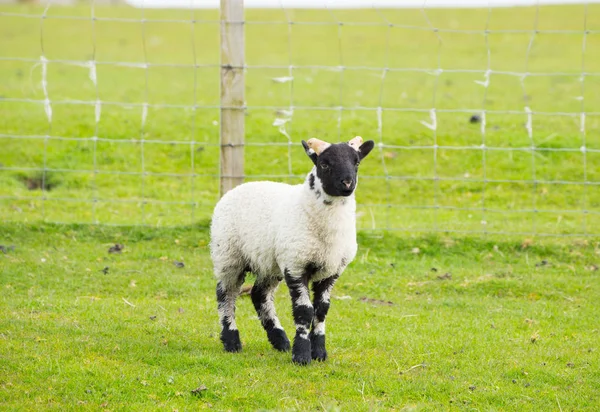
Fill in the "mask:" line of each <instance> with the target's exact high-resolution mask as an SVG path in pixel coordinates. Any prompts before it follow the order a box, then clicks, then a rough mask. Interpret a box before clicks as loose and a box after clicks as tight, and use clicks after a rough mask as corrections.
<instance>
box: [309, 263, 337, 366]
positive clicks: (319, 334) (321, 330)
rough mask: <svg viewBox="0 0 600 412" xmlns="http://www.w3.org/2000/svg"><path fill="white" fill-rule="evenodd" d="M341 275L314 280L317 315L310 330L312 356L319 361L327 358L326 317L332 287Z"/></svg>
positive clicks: (314, 302)
mask: <svg viewBox="0 0 600 412" xmlns="http://www.w3.org/2000/svg"><path fill="white" fill-rule="evenodd" d="M338 277H339V276H338V275H334V276H331V277H329V278H327V279H323V280H320V281H318V282H313V285H312V287H313V292H314V301H313V305H314V308H315V317H314V319H313V324H312V328H311V331H310V343H311V350H312V353H311V354H312V358H313V359H316V360H318V361H324V360H325V359H327V350H325V317H326V316H327V312H328V311H329V300H330V297H331V289H333V285H334V284H335V281H336V280H337V278H338Z"/></svg>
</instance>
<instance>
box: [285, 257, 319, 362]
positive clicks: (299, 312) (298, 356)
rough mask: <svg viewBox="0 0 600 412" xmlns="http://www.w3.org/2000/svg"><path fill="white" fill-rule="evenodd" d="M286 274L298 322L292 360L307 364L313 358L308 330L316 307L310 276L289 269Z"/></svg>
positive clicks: (296, 321) (295, 321) (295, 319)
mask: <svg viewBox="0 0 600 412" xmlns="http://www.w3.org/2000/svg"><path fill="white" fill-rule="evenodd" d="M284 274H285V282H286V283H287V285H288V288H289V289H290V296H291V297H292V312H293V314H294V323H295V324H296V336H295V337H294V346H293V347H292V361H294V362H295V363H298V364H300V365H307V364H309V363H310V360H311V352H310V340H309V337H308V330H309V328H310V323H311V322H312V319H313V316H314V309H313V306H312V304H311V302H310V295H309V293H308V276H307V275H306V274H304V273H303V274H301V275H293V274H291V273H290V272H289V271H288V270H287V269H286V270H285V273H284Z"/></svg>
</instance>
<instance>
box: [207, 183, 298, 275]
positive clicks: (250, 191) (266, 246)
mask: <svg viewBox="0 0 600 412" xmlns="http://www.w3.org/2000/svg"><path fill="white" fill-rule="evenodd" d="M298 189H299V186H291V185H287V184H284V183H277V182H249V183H244V184H242V185H240V186H237V187H236V188H234V189H232V190H230V191H229V192H227V193H226V194H225V196H223V198H222V199H221V200H220V201H219V202H218V203H217V205H216V207H215V210H214V213H213V219H212V223H211V244H212V245H211V248H212V249H215V248H216V247H217V246H216V245H217V244H219V245H221V247H222V245H227V250H228V251H230V252H231V253H240V254H241V255H242V256H241V257H243V259H244V260H246V261H248V262H249V263H250V265H251V266H252V269H253V270H254V271H260V272H272V271H273V270H275V268H276V264H275V262H276V259H275V255H274V254H275V248H274V244H273V242H274V237H273V233H272V231H273V227H272V225H273V224H276V222H274V219H275V218H276V215H280V214H281V211H282V208H289V207H290V206H289V203H290V202H291V201H292V199H294V198H295V197H296V196H297V191H298Z"/></svg>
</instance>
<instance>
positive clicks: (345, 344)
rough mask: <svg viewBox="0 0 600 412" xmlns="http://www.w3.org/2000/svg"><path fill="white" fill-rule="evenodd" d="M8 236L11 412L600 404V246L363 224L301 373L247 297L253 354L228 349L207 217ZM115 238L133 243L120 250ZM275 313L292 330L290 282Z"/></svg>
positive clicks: (6, 231)
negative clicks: (401, 234) (191, 222)
mask: <svg viewBox="0 0 600 412" xmlns="http://www.w3.org/2000/svg"><path fill="white" fill-rule="evenodd" d="M0 233H1V235H0V242H1V243H2V244H4V245H14V246H15V247H16V248H15V250H14V251H9V252H8V253H7V254H2V255H0V268H1V272H2V276H1V277H0V288H1V290H2V293H1V294H0V307H1V310H0V353H1V354H2V362H0V405H2V409H3V410H40V409H61V410H73V409H77V410H80V409H89V410H98V409H105V410H154V409H161V410H173V409H178V410H196V409H199V408H209V407H212V408H213V409H215V410H241V409H243V410H254V409H269V410H315V409H318V410H321V409H325V410H336V409H339V410H384V409H396V410H401V409H410V410H440V409H469V410H471V409H477V410H540V411H546V410H559V409H560V408H562V410H590V411H591V410H596V409H597V407H598V405H599V404H600V389H599V388H600V373H599V372H598V371H600V361H599V357H598V350H599V348H598V342H599V335H598V333H599V332H598V324H597V318H598V308H597V302H598V299H600V282H598V273H599V272H598V271H595V270H594V267H593V265H594V264H597V263H598V259H600V257H599V254H600V249H599V247H600V245H599V244H598V243H589V242H582V241H577V242H571V243H564V244H560V245H558V244H556V243H554V242H552V243H549V244H544V243H538V242H537V241H534V242H533V244H530V243H529V242H525V243H523V241H518V242H517V241H506V240H503V239H493V238H488V239H487V240H481V239H468V238H464V239H454V240H453V239H450V238H439V237H416V238H402V239H401V238H397V237H394V236H391V235H389V236H385V237H378V236H373V235H368V234H363V235H360V236H359V243H360V250H359V253H358V256H357V259H356V261H355V262H354V263H353V264H352V265H351V266H350V268H349V269H348V270H347V271H346V273H344V275H343V277H342V278H341V279H340V281H339V282H338V284H337V285H336V288H335V289H334V293H333V299H332V308H331V311H330V315H329V317H328V335H327V336H328V338H327V339H328V348H329V355H330V359H328V360H327V361H326V362H325V363H313V364H312V365H310V366H309V367H298V366H296V365H294V364H292V362H291V356H290V354H289V353H286V354H282V353H279V352H276V351H275V350H273V349H271V348H270V346H269V343H268V341H267V339H266V336H265V334H264V331H263V330H262V328H261V326H260V323H259V321H258V320H257V319H256V314H255V312H254V309H253V308H252V303H251V302H250V299H249V298H248V297H241V298H240V300H239V302H238V311H237V313H238V326H239V328H240V332H241V335H242V341H243V345H244V349H243V352H241V353H239V354H228V353H225V352H224V351H223V350H222V347H221V343H220V341H219V338H218V333H219V328H218V318H217V311H216V303H215V299H214V296H213V295H214V287H215V282H214V280H213V278H212V271H211V264H210V260H209V256H208V250H207V243H208V229H207V225H206V224H198V225H195V226H193V227H181V228H172V229H149V228H139V227H135V228H126V227H121V228H115V227H105V226H77V225H50V224H42V225H33V226H31V225H23V224H10V225H9V224H5V225H3V226H2V227H1V232H0ZM116 242H118V243H122V244H124V246H125V250H124V251H123V252H122V253H121V254H109V253H108V248H109V247H110V246H111V245H113V244H114V243H116ZM414 248H418V249H419V251H418V253H414V251H413V249H414ZM175 260H177V261H182V262H184V263H185V267H184V268H177V267H176V266H175V265H174V264H173V262H174V261H175ZM543 261H546V262H547V263H545V264H544V263H542V262H543ZM105 267H108V268H109V269H108V273H106V274H104V273H103V272H102V269H103V268H105ZM433 268H435V269H436V271H434V270H433ZM446 273H450V274H451V278H450V279H439V278H438V276H439V277H442V278H444V275H445V274H446ZM345 296H347V297H349V298H346V299H340V298H342V297H345ZM365 299H366V300H367V301H365ZM386 302H391V303H386ZM276 306H277V307H278V309H279V314H280V318H281V320H282V323H283V325H284V327H285V328H286V329H287V330H288V332H290V331H291V330H293V321H292V316H291V313H290V312H291V308H290V301H289V296H288V292H287V288H286V287H285V286H283V287H281V288H280V289H279V290H278V292H277V295H276ZM199 385H205V386H206V388H207V389H206V391H204V392H203V393H202V394H201V396H195V395H192V394H191V392H190V391H191V390H193V389H195V388H196V387H198V386H199Z"/></svg>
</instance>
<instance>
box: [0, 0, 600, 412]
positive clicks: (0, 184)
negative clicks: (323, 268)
mask: <svg viewBox="0 0 600 412" xmlns="http://www.w3.org/2000/svg"><path fill="white" fill-rule="evenodd" d="M42 10H43V9H42V8H40V7H37V6H2V7H0V57H2V58H21V59H32V61H25V60H8V59H5V60H0V78H1V79H2V81H1V82H0V216H1V217H2V222H0V245H4V246H11V245H14V246H15V249H14V250H12V249H7V253H3V252H0V289H1V291H2V292H1V293H0V409H2V410H5V409H6V410H40V409H61V410H81V409H86V410H99V409H102V410H156V409H164V410H174V409H177V410H197V409H201V408H212V409H215V410H255V409H268V410H302V411H304V410H321V409H323V410H336V409H339V410H386V409H395V410H458V409H468V410H471V409H473V410H539V411H547V410H590V411H592V410H597V409H598V405H600V389H599V388H600V374H599V372H598V371H599V370H600V357H599V356H598V349H599V348H598V341H600V337H599V332H598V331H599V330H598V324H597V323H598V305H597V302H598V300H599V299H600V282H599V281H598V280H599V279H598V273H600V272H599V271H598V269H597V268H598V266H600V240H599V239H597V238H596V237H594V236H578V235H579V234H585V235H589V234H597V233H598V229H597V228H598V227H599V226H598V225H599V224H600V215H599V214H598V210H599V209H598V207H599V206H600V186H598V185H597V184H596V183H597V182H598V179H599V178H600V173H599V172H598V170H599V169H598V168H597V167H596V166H597V163H598V162H597V160H599V159H598V157H599V155H598V153H596V152H588V153H587V154H586V155H585V159H584V155H583V154H582V153H581V152H578V151H575V152H572V151H564V149H575V150H578V149H579V148H580V147H581V146H582V144H583V143H584V139H585V145H586V147H588V148H590V149H594V150H597V149H600V140H598V137H597V135H598V132H600V117H598V115H597V114H594V113H597V112H595V108H596V107H600V106H599V105H600V80H599V79H600V77H598V76H587V77H586V78H585V82H584V88H583V92H582V85H581V83H580V81H579V76H580V74H581V71H582V56H581V49H582V41H583V35H582V31H583V27H584V15H585V13H584V7H583V6H569V7H542V8H540V11H539V16H538V28H539V29H540V30H542V32H541V33H539V34H537V35H536V37H535V39H534V42H533V46H532V48H531V53H530V55H529V59H528V60H527V59H526V55H527V48H528V45H529V42H530V39H531V34H530V33H508V32H504V33H498V32H496V33H492V34H490V36H489V46H490V50H491V62H490V67H491V69H492V70H495V71H503V72H525V71H529V72H531V73H563V74H562V75H558V76H529V77H527V78H526V79H525V81H524V84H525V92H523V90H522V88H521V84H520V80H519V78H518V77H515V76H512V75H509V74H493V75H492V76H491V79H490V86H489V88H488V91H487V94H485V96H484V88H483V87H481V86H480V85H477V84H476V83H475V81H476V80H478V81H481V80H483V75H482V74H481V73H472V74H470V73H456V72H452V70H465V69H472V70H481V71H485V70H486V69H487V48H486V45H485V38H484V36H483V35H482V34H481V32H482V31H483V30H484V29H485V27H486V21H487V19H488V11H487V10H429V11H428V12H427V16H428V18H429V20H430V21H431V23H432V25H434V26H436V27H439V28H441V29H445V30H442V31H441V32H440V33H439V35H440V37H441V39H442V46H441V48H439V42H438V38H437V37H436V35H434V34H433V33H431V32H430V31H427V30H416V29H408V28H402V27H399V26H397V27H394V28H392V29H388V27H387V26H372V25H344V26H342V27H341V28H339V27H338V26H337V25H335V24H333V25H313V24H295V25H293V26H292V27H291V37H289V32H288V30H289V27H288V25H287V24H259V23H258V22H259V21H262V22H280V23H285V22H286V21H287V18H288V17H289V18H291V19H293V20H294V21H296V22H324V21H331V22H333V21H334V18H337V19H339V20H340V21H343V22H363V23H364V22H382V17H381V15H380V14H378V13H377V12H375V11H372V10H362V11H335V12H334V15H333V16H332V15H331V14H330V13H329V12H327V11H299V10H291V11H289V14H288V15H286V14H284V13H283V12H282V11H280V10H270V11H260V10H248V11H247V13H246V18H247V20H248V22H249V23H248V24H247V25H246V59H247V63H248V65H249V68H248V70H247V73H246V74H247V76H246V101H247V105H248V111H247V116H246V135H247V146H246V147H245V156H246V167H245V171H246V175H247V180H256V179H259V178H261V176H279V177H278V178H277V180H281V181H288V182H299V181H300V178H299V177H297V176H302V175H304V174H305V173H306V172H308V170H309V168H310V161H309V159H307V157H306V156H305V154H304V153H303V151H302V149H301V146H300V144H299V141H300V140H301V139H307V138H310V137H319V138H322V139H324V140H331V141H338V140H342V139H343V140H346V139H349V138H351V137H353V136H355V135H357V134H358V135H361V136H363V137H364V138H371V139H374V140H375V141H376V142H378V143H379V142H382V143H384V144H385V145H388V146H389V147H386V148H384V149H383V150H381V151H375V152H373V154H372V155H371V156H370V157H369V158H367V159H366V160H365V161H364V162H363V163H362V165H361V182H360V186H359V189H358V192H357V199H358V202H359V219H358V220H359V221H358V225H359V228H361V229H376V230H374V231H367V230H363V231H361V232H360V234H359V253H358V256H357V259H356V260H355V262H353V263H352V265H351V266H350V267H349V269H348V270H347V272H346V273H344V275H343V277H342V278H341V279H340V281H339V282H338V284H337V285H336V288H335V289H334V293H333V295H334V296H333V300H332V309H331V311H330V316H329V318H328V338H327V339H328V349H329V355H330V359H329V360H328V361H327V362H325V363H322V364H321V363H317V364H312V365H311V366H310V367H307V368H301V367H297V366H295V365H293V364H292V362H291V356H290V354H281V353H278V352H275V351H273V350H272V349H271V348H270V346H269V344H268V341H267V339H266V337H265V336H264V332H263V331H262V329H261V327H260V324H259V322H258V320H257V319H256V315H255V313H254V310H253V308H252V305H251V302H250V301H249V299H248V298H247V297H242V298H240V301H239V304H238V325H239V327H240V331H241V335H242V341H243V345H244V350H243V352H242V353H240V354H235V355H232V354H227V353H224V352H223V350H222V348H221V343H220V342H219V339H218V333H219V329H218V321H217V313H216V303H215V298H214V287H215V282H214V279H213V276H212V270H211V263H210V259H209V254H208V250H207V244H208V240H209V239H208V236H209V235H208V223H207V222H208V221H209V219H210V214H211V212H212V208H213V207H214V204H215V202H216V201H217V199H218V195H219V194H218V187H219V181H218V174H219V152H218V145H219V125H218V121H219V110H218V105H219V83H218V76H219V68H218V67H217V65H218V63H219V47H218V46H219V25H218V23H217V22H216V21H217V19H218V13H217V12H216V11H201V10H198V11H195V12H194V13H193V15H192V13H191V12H189V11H185V12H184V11H168V10H167V11H145V12H144V15H142V12H141V11H140V10H134V9H130V8H126V7H118V8H102V7H97V8H96V16H98V17H103V18H104V17H119V18H125V19H127V18H132V19H141V18H142V17H145V18H146V19H148V22H147V23H145V24H144V31H145V39H146V51H147V55H146V56H144V51H143V50H144V47H143V43H142V27H141V24H140V23H139V22H127V21H123V20H122V21H114V20H113V21H108V20H98V21H96V22H95V24H94V25H93V26H92V24H91V22H90V20H88V19H81V20H71V19H69V20H67V19H58V18H55V17H58V16H86V17H87V16H89V15H90V8H89V7H85V6H81V7H74V8H60V7H52V8H50V9H49V11H48V14H49V16H50V17H49V18H47V19H44V20H43V26H41V23H42V20H41V19H38V18H23V17H16V16H9V15H7V14H3V13H5V12H11V13H15V12H16V13H30V14H38V15H39V14H41V12H42ZM192 17H193V18H195V19H196V20H197V21H198V22H197V23H196V24H195V25H193V31H192V24H190V23H175V22H156V21H152V20H156V19H159V18H160V19H164V20H169V19H184V20H188V21H189V20H190V19H191V18H192ZM385 18H387V19H388V20H389V21H390V22H392V23H394V24H397V25H410V26H420V27H427V21H426V20H425V19H424V17H423V15H422V13H421V12H420V10H398V11H391V10H390V11H385ZM535 19H536V10H535V9H534V8H519V9H494V10H493V11H492V14H491V17H490V19H489V29H490V30H492V31H497V30H507V29H518V30H531V29H532V28H533V24H534V21H535ZM201 21H202V22H201ZM585 24H586V26H585V27H587V29H589V30H600V7H599V6H595V5H590V6H588V9H587V19H586V22H585ZM40 29H43V35H42V36H40ZM455 29H468V30H474V31H477V33H473V34H465V33H459V32H454V31H448V30H455ZM544 30H573V31H579V33H572V34H564V33H563V34H552V33H545V32H543V31H544ZM388 31H389V32H388ZM338 34H339V37H338ZM388 34H389V42H386V38H387V37H388ZM94 35H95V47H94V42H93V41H92V39H93V38H94ZM599 36H600V35H598V34H597V33H594V32H592V33H590V34H589V35H587V36H586V53H585V60H584V62H583V64H584V70H585V71H586V72H590V73H598V72H600V54H599V53H598V50H600V37H599ZM40 38H41V39H42V42H40ZM289 40H291V47H290V44H289V43H288V41H289ZM340 46H341V48H340ZM42 48H43V54H44V56H45V57H46V58H47V59H49V60H53V61H55V60H65V61H67V60H75V61H87V60H89V59H91V58H92V57H93V53H94V49H95V58H96V60H97V61H99V62H132V63H143V62H144V61H145V60H146V59H147V60H148V62H150V63H158V64H179V65H181V66H177V67H167V66H150V68H149V69H148V70H147V72H146V71H145V70H143V69H140V68H135V67H124V66H115V65H111V64H99V65H98V66H97V78H98V88H97V90H96V87H94V84H93V83H92V82H91V81H90V79H89V69H88V68H86V67H80V66H76V65H73V64H64V63H56V62H55V63H50V64H48V67H47V70H48V73H47V76H48V94H49V96H50V99H51V100H52V110H53V121H52V123H51V124H49V123H48V121H47V119H46V115H45V112H44V108H43V105H42V104H40V103H39V102H29V101H17V100H18V99H33V100H43V99H44V92H43V90H42V87H41V84H40V80H41V66H40V65H39V64H37V63H38V61H39V58H40V56H41V55H42ZM340 49H341V50H342V53H341V54H340V53H339V51H340ZM192 50H193V51H194V52H192ZM290 50H291V53H290ZM438 50H439V56H438ZM194 56H195V60H194ZM526 61H527V67H526ZM194 62H195V63H196V64H198V65H199V67H198V68H197V69H195V70H194V69H193V68H192V67H189V66H190V65H192V64H193V63H194ZM290 63H291V64H293V65H296V66H307V65H311V66H338V65H340V64H343V65H345V66H347V67H354V69H352V70H345V71H343V72H339V71H335V70H331V69H327V68H316V67H315V68H310V67H300V68H297V69H294V71H293V76H294V82H293V87H292V84H291V83H283V84H281V83H276V82H273V81H272V78H274V77H282V76H288V74H289V71H288V66H289V64H290ZM438 64H439V66H440V67H441V68H443V69H444V71H443V72H442V74H441V75H440V76H439V79H438V81H437V86H436V79H435V77H434V76H432V75H430V74H426V73H422V72H416V71H389V72H388V73H387V74H386V77H385V82H384V83H383V87H382V82H381V71H380V70H372V68H382V67H390V68H417V69H431V70H435V69H436V68H437V67H438ZM186 66H188V67H186ZM257 66H277V67H276V68H264V67H257ZM358 66H360V67H362V68H361V69H358V70H357V69H356V67H358ZM146 73H147V76H148V87H147V90H146V78H145V75H146ZM194 83H196V87H195V88H194ZM194 90H195V91H194ZM340 91H341V93H340ZM434 91H435V93H434ZM524 94H525V96H524ZM582 94H583V96H584V100H583V108H584V110H586V111H587V112H589V113H588V115H587V117H586V135H585V136H584V135H583V134H582V133H581V132H580V125H579V112H580V111H581V110H582V102H581V100H578V99H577V97H578V96H581V95H582ZM434 96H435V101H434ZM484 97H485V102H484ZM97 98H99V99H100V100H102V102H103V105H102V111H101V117H100V121H99V122H98V123H96V121H95V115H94V106H93V104H71V103H69V102H73V101H84V102H88V103H89V102H91V103H93V102H95V101H96V99H97ZM15 99H17V100H15ZM145 102H146V103H148V104H149V105H150V106H149V108H148V112H147V117H146V122H145V124H144V127H143V128H142V127H141V126H142V125H141V119H142V106H141V105H142V104H143V103H145ZM194 102H195V103H196V104H197V105H198V108H197V109H196V110H191V109H190V108H187V107H185V106H191V105H193V104H194ZM290 102H292V104H293V105H294V106H295V110H294V114H293V117H292V120H291V122H290V123H288V124H287V131H288V133H289V134H290V136H291V138H292V141H293V143H294V145H293V146H291V148H289V149H288V147H287V146H286V145H287V142H288V140H287V138H286V137H285V136H284V135H282V134H281V133H280V132H279V131H278V129H277V127H274V126H273V121H274V119H275V118H276V117H277V112H278V110H281V109H288V108H289V106H290ZM114 103H117V104H114ZM340 104H343V105H344V106H345V107H346V108H347V109H348V110H344V111H343V113H342V117H341V121H340V122H339V125H338V116H339V112H338V111H337V110H335V108H336V107H338V106H340ZM433 105H435V107H436V108H438V109H444V110H456V109H469V110H470V112H469V113H454V112H439V113H438V130H437V133H436V134H435V135H434V134H433V133H432V132H431V131H430V130H429V129H427V128H425V127H424V126H422V125H421V123H420V122H421V121H428V120H429V117H428V116H429V114H428V110H429V109H430V108H431V107H432V106H433ZM316 106H319V107H328V108H332V109H334V110H316V109H314V107H316ZM378 106H381V107H382V108H383V109H382V127H381V131H380V130H379V123H378V119H377V112H376V111H375V110H362V109H360V108H364V107H370V108H376V107H378ZM484 106H485V109H486V110H489V111H490V112H489V113H488V114H487V127H486V133H485V144H486V145H487V146H489V147H495V148H500V149H509V148H513V149H522V148H529V147H531V141H530V139H529V136H528V134H527V131H526V129H525V127H524V124H525V122H526V116H525V109H524V107H525V106H528V107H530V108H531V109H532V110H534V111H536V112H544V113H548V114H547V115H544V114H540V115H535V116H534V117H533V141H534V144H535V146H536V147H537V148H540V149H560V150H558V151H547V150H536V151H535V152H534V153H531V152H529V151H510V152H509V151H506V150H489V151H486V152H485V155H484V153H483V152H482V151H479V150H456V149H454V150H453V149H439V150H438V151H437V154H436V158H435V159H436V160H435V161H434V152H433V150H432V149H430V148H423V149H420V148H418V147H419V146H431V145H433V144H434V143H437V144H438V145H440V146H451V147H457V146H459V147H465V146H478V145H481V143H482V142H483V136H482V134H481V131H480V126H479V125H473V124H470V123H469V121H468V120H469V117H470V115H471V111H472V112H473V113H476V112H478V111H480V110H481V108H482V107H484ZM397 109H401V110H397ZM407 109H411V110H412V111H411V110H407ZM414 109H418V110H420V111H414ZM506 111H516V112H517V113H515V114H510V113H505V112H506ZM552 112H569V113H573V114H574V115H573V116H558V115H552ZM46 135H49V136H50V138H48V139H44V138H43V136H46ZM14 136H19V138H15V137H14ZM36 136H37V137H36ZM40 136H41V137H42V138H40ZM92 136H98V137H99V138H101V139H107V140H99V141H96V142H94V141H92V140H89V138H90V137H92ZM59 137H60V138H68V139H67V140H61V139H58V138H59ZM142 137H143V139H145V143H144V144H141V143H140V142H139V141H138V139H140V138H142ZM85 138H88V139H85ZM171 141H176V142H182V143H183V144H170V143H168V142H171ZM268 143H278V144H280V145H269V144H268ZM265 144H266V145H265ZM400 147H402V148H400ZM484 156H485V158H484ZM142 159H143V160H142ZM584 160H585V161H584ZM48 170H50V171H48ZM386 171H387V172H386ZM144 172H145V174H143V173H144ZM190 174H194V176H189V175H190ZM388 177H390V178H388ZM484 178H485V179H488V180H489V181H488V182H483V180H484ZM41 180H44V181H45V184H46V185H47V186H49V190H46V191H42V190H40V184H41V182H40V181H41ZM532 180H538V181H539V182H538V183H537V184H533V183H531V181H532ZM556 181H569V182H578V183H582V182H585V181H587V182H589V183H592V184H588V185H582V184H566V185H565V184H557V183H556ZM536 210H537V211H536ZM586 210H587V211H589V213H584V212H583V211H586ZM53 222H54V223H53ZM56 222H63V224H56ZM95 223H102V224H104V225H96V224H95ZM140 224H145V225H143V226H142V225H140ZM382 229H391V230H390V231H382ZM436 231H447V232H448V233H445V234H442V233H438V234H435V233H433V234H432V233H426V232H436ZM484 231H485V232H487V233H484ZM463 232H475V235H473V234H472V233H463ZM494 232H505V233H506V235H497V234H494ZM529 234H531V235H529ZM542 234H547V235H551V236H550V237H545V236H538V235H542ZM563 235H568V236H563ZM115 243H122V244H124V245H125V250H124V251H123V253H121V254H108V252H107V251H108V249H109V247H110V246H111V245H114V244H115ZM174 261H181V262H184V263H185V267H184V268H178V267H176V266H175V265H174V264H173V262H174ZM106 267H108V271H107V273H104V272H103V269H104V268H106ZM446 274H449V275H446ZM249 281H250V280H249ZM276 305H277V307H278V310H279V314H280V318H281V321H282V323H283V325H284V327H285V328H286V329H287V330H288V333H290V332H291V331H292V329H293V324H292V317H291V313H290V312H291V311H290V302H289V298H288V292H287V288H286V287H285V286H283V287H281V288H280V289H279V290H278V292H277V296H276ZM199 385H205V386H206V388H207V389H206V390H205V391H203V392H202V393H201V394H200V395H198V396H196V395H193V394H192V393H191V391H192V390H193V389H195V388H197V387H198V386H199Z"/></svg>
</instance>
